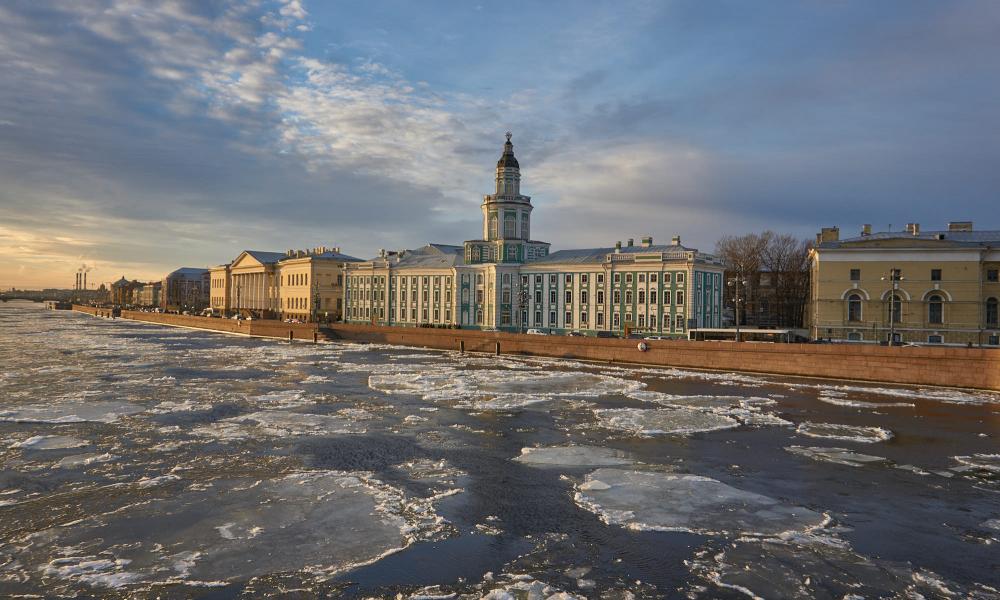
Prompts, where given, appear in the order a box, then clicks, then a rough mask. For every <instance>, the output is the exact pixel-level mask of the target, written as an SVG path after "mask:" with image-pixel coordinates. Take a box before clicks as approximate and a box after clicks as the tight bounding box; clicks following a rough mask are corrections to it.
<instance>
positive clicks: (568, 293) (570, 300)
mask: <svg viewBox="0 0 1000 600" xmlns="http://www.w3.org/2000/svg"><path fill="white" fill-rule="evenodd" d="M565 295H566V304H573V292H571V291H570V290H566V294H565Z"/></svg>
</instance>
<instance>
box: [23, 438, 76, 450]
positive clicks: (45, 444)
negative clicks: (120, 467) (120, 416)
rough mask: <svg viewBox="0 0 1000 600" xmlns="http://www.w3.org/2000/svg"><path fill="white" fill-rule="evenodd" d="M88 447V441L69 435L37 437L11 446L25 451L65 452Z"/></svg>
mask: <svg viewBox="0 0 1000 600" xmlns="http://www.w3.org/2000/svg"><path fill="white" fill-rule="evenodd" d="M86 445H87V442H86V441H84V440H81V439H80V438H75V437H72V436H68V435H36V436H34V437H30V438H28V439H26V440H24V441H23V442H17V443H16V444H11V446H10V447H11V448H22V449H25V450H65V449H67V448H79V447H81V446H86Z"/></svg>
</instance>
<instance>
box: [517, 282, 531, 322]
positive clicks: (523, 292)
mask: <svg viewBox="0 0 1000 600" xmlns="http://www.w3.org/2000/svg"><path fill="white" fill-rule="evenodd" d="M516 289H517V295H516V298H517V319H518V327H517V332H518V333H524V332H523V331H522V330H523V329H525V328H526V327H527V313H526V312H525V307H526V306H527V305H528V286H527V285H525V284H524V282H523V281H522V282H519V283H518V284H517V288H516Z"/></svg>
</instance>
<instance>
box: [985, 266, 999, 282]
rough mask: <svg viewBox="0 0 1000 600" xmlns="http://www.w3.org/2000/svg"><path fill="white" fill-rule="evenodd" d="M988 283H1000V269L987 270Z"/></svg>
mask: <svg viewBox="0 0 1000 600" xmlns="http://www.w3.org/2000/svg"><path fill="white" fill-rule="evenodd" d="M986 281H989V282H991V283H996V282H997V281H1000V269H987V270H986Z"/></svg>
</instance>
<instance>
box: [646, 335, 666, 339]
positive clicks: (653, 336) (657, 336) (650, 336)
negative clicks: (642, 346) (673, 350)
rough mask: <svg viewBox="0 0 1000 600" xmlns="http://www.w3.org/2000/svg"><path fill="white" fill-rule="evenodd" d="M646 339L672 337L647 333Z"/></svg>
mask: <svg viewBox="0 0 1000 600" xmlns="http://www.w3.org/2000/svg"><path fill="white" fill-rule="evenodd" d="M645 339H647V340H669V339H670V338H668V337H666V336H663V335H647V336H646V338H645Z"/></svg>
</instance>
